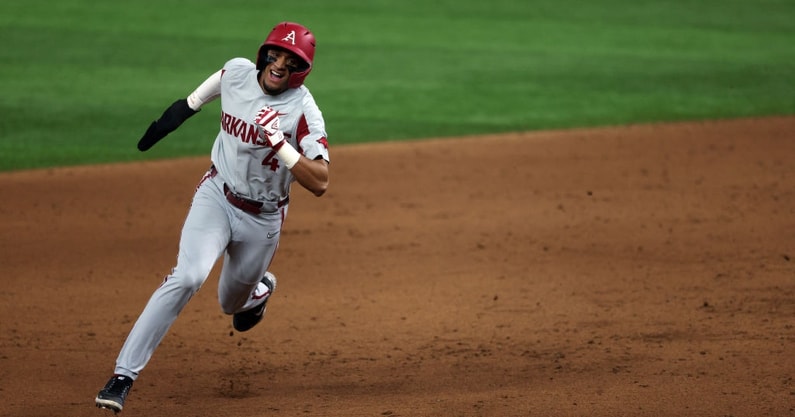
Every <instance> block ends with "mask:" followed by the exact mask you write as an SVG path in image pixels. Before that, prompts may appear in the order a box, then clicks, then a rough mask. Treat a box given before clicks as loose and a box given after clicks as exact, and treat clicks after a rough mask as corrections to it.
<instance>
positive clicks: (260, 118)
mask: <svg viewBox="0 0 795 417" xmlns="http://www.w3.org/2000/svg"><path fill="white" fill-rule="evenodd" d="M254 123H256V124H257V125H258V126H259V127H261V128H262V133H263V135H264V136H265V138H266V139H267V140H268V143H269V144H270V146H271V147H272V148H273V149H275V150H278V149H279V148H281V146H282V145H283V144H284V133H282V131H281V130H279V112H277V111H276V110H275V109H273V108H272V107H270V106H265V107H263V108H261V109H260V110H259V111H258V112H257V117H256V118H254Z"/></svg>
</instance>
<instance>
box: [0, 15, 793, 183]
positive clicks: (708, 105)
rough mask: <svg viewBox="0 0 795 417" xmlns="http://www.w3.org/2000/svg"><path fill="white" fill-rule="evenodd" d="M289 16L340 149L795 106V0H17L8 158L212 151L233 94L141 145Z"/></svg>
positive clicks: (11, 28)
mask: <svg viewBox="0 0 795 417" xmlns="http://www.w3.org/2000/svg"><path fill="white" fill-rule="evenodd" d="M255 4H257V5H259V6H258V7H254V6H253V5H255ZM281 20H294V21H299V22H301V23H304V24H306V25H307V26H309V27H310V28H311V29H312V30H313V31H314V32H315V34H316V36H317V38H318V51H317V55H316V65H315V69H314V71H313V72H312V74H311V75H310V76H309V78H308V79H307V85H308V86H309V87H310V89H311V90H312V92H313V94H314V95H315V98H316V99H317V101H318V103H319V104H320V106H321V109H322V110H323V112H324V115H325V117H326V122H327V127H328V130H329V136H330V141H331V143H332V145H333V144H342V143H355V142H365V141H380V140H401V139H412V138H425V137H440V136H458V135H470V134H478V133H488V132H505V131H524V130H536V129H553V128H567V127H581V126H597V125H616V124H627V123H642V122H653V121H668V120H671V121H674V120H693V119H715V118H732V117H743V116H758V115H772V114H793V113H795V48H793V45H795V25H793V23H792V22H795V2H793V1H791V0H776V1H773V0H756V1H753V2H749V1H747V0H743V1H739V0H725V1H714V0H707V1H700V2H692V1H686V0H675V1H667V2H660V1H636V0H605V1H592V2H587V1H575V0H542V1H519V0H490V1H488V2H483V1H480V0H460V1H452V0H442V1H427V0H425V1H415V0H404V1H397V0H396V1H387V0H378V1H362V0H335V1H320V0H306V1H300V2H290V4H280V3H279V2H274V3H273V4H269V3H252V2H250V1H239V0H234V1H224V2H218V1H178V0H158V1H154V0H152V1H150V0H145V1H129V2H108V1H98V0H82V1H81V0H60V1H55V0H4V1H3V2H0V36H1V37H2V41H3V42H2V44H3V48H2V49H0V59H1V60H2V66H0V88H1V91H2V95H0V112H2V119H0V120H1V121H0V171H3V170H12V169H22V168H36V167H46V166H53V165H75V164H87V163H100V162H112V161H130V160H140V159H147V158H169V157H175V156H182V155H185V156H190V155H208V154H209V148H210V145H211V143H212V140H213V138H214V136H215V131H216V129H217V111H218V104H217V103H212V104H210V105H208V106H207V107H206V108H205V109H204V110H203V111H202V112H201V113H200V114H198V115H197V116H195V117H194V118H192V119H190V120H189V121H188V122H187V123H186V124H185V125H183V127H182V128H180V130H178V131H177V132H175V133H173V134H172V135H171V136H169V137H168V138H166V139H165V140H164V141H163V142H161V143H160V144H158V145H157V146H156V147H155V148H153V149H152V150H151V151H149V152H146V153H140V152H138V151H137V150H136V149H135V143H136V142H137V140H138V138H139V137H140V135H141V134H142V133H143V131H144V130H145V129H146V127H147V126H148V124H149V122H150V121H151V120H152V119H153V118H155V117H157V116H158V115H159V114H160V113H161V112H162V110H163V109H164V108H165V107H167V106H168V105H169V104H170V103H171V102H172V101H174V100H175V99H177V98H180V97H184V96H186V95H187V94H188V93H189V92H190V91H192V90H193V88H195V86H197V85H198V84H199V83H200V82H201V81H203V80H204V79H205V78H206V77H207V76H208V75H209V74H211V73H212V72H214V71H215V70H217V69H218V68H220V66H221V65H223V63H224V62H225V61H226V60H227V59H229V58H232V57H236V56H245V57H249V58H253V56H254V54H255V52H256V50H257V48H258V47H259V44H260V43H261V42H262V40H263V39H264V37H265V36H266V35H267V32H268V31H269V30H270V28H271V27H272V26H273V25H274V24H275V23H277V22H279V21H281Z"/></svg>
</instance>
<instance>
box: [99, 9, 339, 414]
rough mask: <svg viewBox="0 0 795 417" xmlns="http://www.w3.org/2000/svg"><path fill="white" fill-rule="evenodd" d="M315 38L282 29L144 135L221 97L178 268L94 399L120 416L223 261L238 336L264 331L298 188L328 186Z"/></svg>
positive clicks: (317, 190)
mask: <svg viewBox="0 0 795 417" xmlns="http://www.w3.org/2000/svg"><path fill="white" fill-rule="evenodd" d="M314 55H315V37H314V35H313V34H312V33H311V32H310V31H309V29H307V28H306V27H304V26H302V25H300V24H297V23H292V22H283V23H279V24H278V25H276V27H274V28H273V30H272V31H271V32H270V34H269V35H268V37H267V38H266V39H265V42H264V43H263V44H262V45H261V46H260V48H259V51H258V53H257V59H256V63H254V62H251V61H250V60H248V59H245V58H234V59H231V60H230V61H228V62H226V63H225V64H224V66H223V68H222V69H221V70H219V71H217V72H216V73H214V74H213V75H211V76H210V77H209V78H208V79H207V80H206V81H204V82H203V83H202V84H201V85H199V87H198V88H197V89H196V90H195V91H193V92H192V93H191V94H190V95H189V96H188V97H187V98H185V99H180V100H177V101H176V102H174V103H173V104H172V105H171V106H170V107H169V108H168V109H167V110H166V111H165V112H164V113H163V115H162V116H161V117H160V118H159V119H158V120H156V121H154V122H152V124H151V125H150V126H149V128H148V129H147V131H146V133H145V134H144V135H143V137H142V138H141V140H140V141H139V142H138V148H139V149H140V150H141V151H145V150H147V149H149V148H150V147H151V146H153V145H154V144H155V143H157V142H158V141H159V140H160V139H162V138H164V137H165V136H166V135H168V134H169V133H171V132H172V131H174V130H175V129H177V128H178V127H179V126H180V125H181V124H182V123H183V122H184V121H185V120H187V119H188V118H189V117H191V116H193V115H194V114H195V113H197V112H198V111H199V110H200V109H201V107H202V106H203V105H204V104H206V103H208V102H210V101H212V100H214V99H216V98H218V97H220V98H221V119H220V130H219V132H218V135H217V136H216V139H215V143H214V144H213V147H212V153H211V161H212V165H211V166H210V168H209V170H208V171H207V173H206V174H204V176H203V177H202V179H201V181H200V182H199V185H198V186H197V188H196V192H195V195H194V197H193V201H192V204H191V206H190V209H189V211H188V214H187V217H186V219H185V223H184V225H183V228H182V235H181V238H180V243H179V254H178V256H177V263H176V266H175V267H174V268H173V269H172V271H171V273H170V274H169V275H168V276H166V277H165V279H164V281H163V282H162V284H161V285H160V286H159V287H158V288H157V289H156V290H155V291H154V293H153V294H152V296H151V298H150V299H149V302H148V303H147V304H146V307H145V308H144V310H143V312H142V313H141V315H140V316H139V317H138V320H137V321H136V323H135V325H134V326H133V328H132V330H131V331H130V333H129V335H128V336H127V340H126V341H125V343H124V345H123V346H122V348H121V351H120V353H119V356H118V358H117V359H116V367H115V370H114V374H113V376H112V377H111V378H110V380H109V381H108V383H107V384H106V385H105V387H104V388H103V389H102V390H101V391H99V394H98V395H97V397H96V399H95V403H96V405H97V407H101V408H107V409H110V410H113V411H114V412H116V413H118V412H119V411H121V410H122V408H123V407H124V401H125V399H126V398H127V394H128V393H129V391H130V388H131V387H132V384H133V381H135V379H136V378H137V377H138V374H139V373H140V372H141V370H142V369H143V368H144V367H145V366H146V364H147V362H148V361H149V359H150V358H151V356H152V354H153V353H154V351H155V349H156V348H157V346H158V345H159V344H160V342H161V341H162V340H163V337H164V336H165V334H166V333H167V332H168V329H169V328H170V327H171V325H172V323H173V322H174V320H175V319H176V318H177V316H178V315H179V313H180V311H181V310H182V309H183V307H185V305H186V304H187V303H188V301H189V300H190V299H191V297H192V296H193V295H194V294H195V293H196V292H197V291H198V290H199V288H200V287H201V286H202V284H204V282H205V280H206V279H207V277H208V275H209V274H210V271H211V269H212V268H213V266H214V265H215V263H216V261H217V260H218V258H219V257H220V256H221V255H222V254H223V255H224V260H223V267H222V270H221V274H220V277H219V282H218V300H219V303H220V305H221V308H222V310H223V311H224V313H226V314H230V315H232V316H233V318H232V324H233V327H234V328H235V329H236V330H237V331H240V332H244V331H247V330H249V329H251V328H252V327H254V326H255V325H256V324H257V323H259V322H260V320H261V319H262V317H263V315H264V314H265V307H266V303H267V302H268V300H269V299H270V297H271V295H272V294H273V291H274V290H275V289H276V277H275V276H274V275H273V274H272V273H270V272H268V268H269V266H270V264H271V260H272V259H273V256H274V254H275V253H276V249H277V247H278V244H279V237H280V233H279V232H280V231H281V228H282V224H283V222H284V219H285V217H286V216H287V208H288V206H289V201H290V186H291V184H292V183H293V182H294V181H297V182H298V184H300V185H301V186H303V187H304V188H306V189H307V190H309V191H310V192H312V193H313V194H315V195H317V196H321V195H323V194H324V193H325V191H326V188H327V187H328V183H329V170H328V163H329V151H328V142H327V140H326V130H325V122H324V120H323V116H322V114H321V112H320V110H319V109H318V106H317V104H316V103H315V100H314V98H313V97H312V95H311V94H310V92H309V90H308V89H307V88H306V86H304V79H305V78H306V76H307V75H309V73H310V71H312V62H313V59H314Z"/></svg>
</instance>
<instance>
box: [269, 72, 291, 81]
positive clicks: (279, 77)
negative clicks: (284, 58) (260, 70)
mask: <svg viewBox="0 0 795 417" xmlns="http://www.w3.org/2000/svg"><path fill="white" fill-rule="evenodd" d="M285 75H287V74H286V73H285V72H281V71H274V70H270V71H268V76H269V77H270V78H271V80H273V81H281V80H282V79H283V78H284V76H285Z"/></svg>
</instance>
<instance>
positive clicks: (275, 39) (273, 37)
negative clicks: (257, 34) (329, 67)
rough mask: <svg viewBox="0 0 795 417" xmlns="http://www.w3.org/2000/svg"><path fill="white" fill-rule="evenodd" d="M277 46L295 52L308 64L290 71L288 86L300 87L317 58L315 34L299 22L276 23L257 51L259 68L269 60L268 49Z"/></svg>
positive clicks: (263, 66)
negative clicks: (267, 58)
mask: <svg viewBox="0 0 795 417" xmlns="http://www.w3.org/2000/svg"><path fill="white" fill-rule="evenodd" d="M271 47H277V48H281V49H285V50H287V51H290V52H292V53H294V54H295V55H296V56H298V57H299V58H301V60H302V61H304V63H305V64H306V65H304V66H302V67H300V68H298V69H297V70H296V71H295V72H291V73H290V79H289V80H288V82H287V86H288V87H290V88H296V87H300V86H301V84H303V83H304V78H306V76H307V75H309V72H310V71H312V60H313V59H314V58H315V35H313V34H312V32H310V31H309V29H307V28H306V27H305V26H302V25H299V24H298V23H292V22H282V23H279V24H278V25H276V26H275V27H274V28H273V30H271V33H270V34H269V35H268V37H267V38H266V39H265V42H263V43H262V46H260V47H259V52H257V69H260V70H261V69H263V68H265V66H266V65H268V62H267V60H266V57H265V55H266V54H267V53H268V49H270V48H271Z"/></svg>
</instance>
